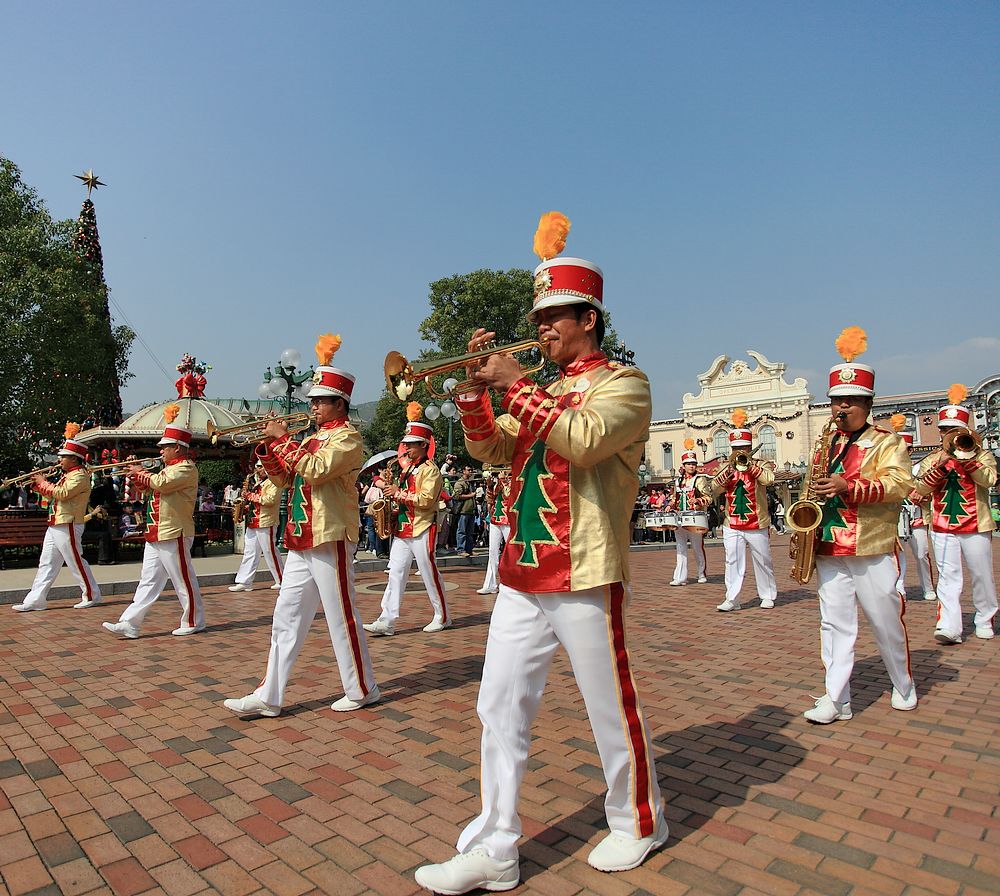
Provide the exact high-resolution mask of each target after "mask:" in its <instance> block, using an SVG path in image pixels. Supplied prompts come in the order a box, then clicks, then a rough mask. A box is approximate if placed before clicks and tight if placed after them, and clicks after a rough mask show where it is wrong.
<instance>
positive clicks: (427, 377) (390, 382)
mask: <svg viewBox="0 0 1000 896" xmlns="http://www.w3.org/2000/svg"><path fill="white" fill-rule="evenodd" d="M545 342H546V340H544V339H522V340H520V341H519V342H511V343H510V344H509V345H495V344H494V345H487V346H484V347H483V348H481V349H480V350H479V351H476V352H468V353H466V354H464V355H456V356H455V357H453V358H438V359H436V360H430V361H413V362H410V361H407V360H406V358H405V357H403V356H402V355H401V354H400V353H399V352H389V354H387V355H386V356H385V384H386V386H387V387H388V389H389V391H390V392H391V393H392V394H393V395H395V396H396V397H397V398H398V399H399V400H400V401H406V400H407V399H408V398H409V397H410V396H411V395H412V394H413V389H414V387H415V386H416V385H417V383H418V382H420V380H423V381H424V385H425V386H426V387H427V391H428V392H430V394H431V395H432V396H433V397H434V398H454V397H455V396H456V395H460V394H462V393H463V392H473V391H475V390H477V389H481V388H482V383H477V382H476V381H475V380H462V381H461V382H460V383H458V384H457V385H456V386H455V387H454V388H453V389H451V390H450V391H449V390H444V391H441V392H438V391H437V390H436V389H435V388H434V384H433V383H432V381H431V377H435V376H440V375H441V374H443V373H450V372H451V371H453V370H458V369H459V368H462V367H467V366H469V365H471V364H476V363H477V362H480V361H485V360H486V359H487V358H489V357H492V356H493V355H513V354H515V353H517V352H526V351H531V349H536V348H537V349H538V350H539V351H541V349H542V347H543V346H544V345H545ZM544 364H545V357H544V355H543V357H542V359H541V360H540V361H539V362H538V363H537V364H534V365H533V366H531V367H525V366H524V365H523V364H522V365H521V373H525V374H527V373H534V372H535V371H536V370H541V369H542V366H543V365H544Z"/></svg>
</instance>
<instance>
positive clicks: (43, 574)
mask: <svg viewBox="0 0 1000 896" xmlns="http://www.w3.org/2000/svg"><path fill="white" fill-rule="evenodd" d="M79 431H80V426H79V424H77V423H68V424H66V429H65V432H64V438H65V441H64V442H63V446H62V448H60V449H59V466H60V467H61V468H62V476H60V477H59V481H58V482H57V483H55V484H53V483H51V482H49V481H48V480H46V479H45V478H44V477H43V476H42V475H41V474H37V475H35V476H34V477H33V478H32V486H31V487H32V488H33V489H34V490H35V491H36V492H38V493H39V494H40V495H44V496H45V497H47V498H49V500H50V504H49V519H48V523H49V525H48V528H47V529H46V530H45V538H44V540H43V541H42V553H41V556H40V557H39V558H38V572H37V573H36V574H35V581H34V582H32V585H31V590H30V591H29V592H28V594H27V596H26V597H25V598H24V601H23V602H22V603H19V604H14V609H15V610H17V611H18V612H19V613H27V612H30V611H32V610H44V609H45V605H46V604H45V602H46V598H47V597H48V594H49V589H50V588H51V587H52V583H53V582H54V581H55V580H56V577H57V576H58V575H59V570H60V569H62V566H63V563H65V564H66V566H68V567H69V570H70V572H72V573H73V578H75V579H76V581H77V582H78V583H79V585H80V592H81V593H80V602H79V603H78V604H75V605H74V609H82V608H84V607H93V606H96V605H97V604H99V603H100V602H101V589H100V588H99V587H98V585H97V582H96V581H95V580H94V573H93V572H92V571H91V569H90V564H89V563H87V561H86V560H85V559H84V558H83V551H82V550H81V547H80V538H81V536H82V535H83V526H84V516H85V514H86V512H87V502H88V501H89V500H90V473H88V472H87V469H86V468H85V467H84V465H83V463H84V461H85V460H86V459H87V446H86V445H84V444H83V442H77V441H75V439H74V437H75V436H76V434H77V433H78V432H79Z"/></svg>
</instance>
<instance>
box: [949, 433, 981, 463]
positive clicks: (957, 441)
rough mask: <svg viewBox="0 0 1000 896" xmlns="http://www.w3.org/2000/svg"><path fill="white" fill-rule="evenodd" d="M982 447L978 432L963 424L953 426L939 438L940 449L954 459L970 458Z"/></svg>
mask: <svg viewBox="0 0 1000 896" xmlns="http://www.w3.org/2000/svg"><path fill="white" fill-rule="evenodd" d="M982 447H983V440H982V437H981V436H980V435H979V433H977V432H975V431H974V430H971V429H966V428H965V427H964V426H954V427H952V428H951V429H949V430H948V431H947V432H946V433H945V434H944V436H942V438H941V450H942V451H944V452H945V453H946V454H950V455H951V456H952V457H953V458H955V460H972V458H974V457H975V456H976V454H977V453H978V452H979V449H980V448H982Z"/></svg>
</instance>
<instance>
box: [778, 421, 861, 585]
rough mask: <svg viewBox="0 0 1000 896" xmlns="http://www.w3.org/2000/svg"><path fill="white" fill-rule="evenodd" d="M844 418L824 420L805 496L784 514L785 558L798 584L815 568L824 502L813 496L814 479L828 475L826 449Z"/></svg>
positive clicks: (809, 576) (817, 496) (828, 451)
mask: <svg viewBox="0 0 1000 896" xmlns="http://www.w3.org/2000/svg"><path fill="white" fill-rule="evenodd" d="M845 416H846V415H845V414H844V413H840V414H837V415H836V416H834V417H831V418H830V420H829V421H827V424H826V426H824V427H823V431H822V432H821V433H820V434H819V438H818V439H816V444H815V446H813V462H812V466H810V467H809V472H808V473H807V474H806V479H805V482H804V483H803V484H802V491H803V492H804V494H805V497H802V498H799V500H798V501H795V502H794V503H793V504H792V505H791V506H790V507H789V508H788V512H787V513H786V514H785V523H786V525H787V526H788V528H789V529H791V530H792V537H791V539H790V540H789V542H788V555H789V557H790V558H791V560H792V578H793V579H794V580H795V581H796V582H798V583H799V584H800V585H808V584H809V580H810V579H811V578H812V574H813V571H814V570H815V569H816V542H817V541H818V540H819V539H818V537H817V536H818V534H819V533H818V530H819V524H820V523H821V522H822V521H823V504H824V501H823V499H822V498H820V497H819V495H817V494H816V480H817V479H822V478H823V477H824V476H827V475H829V474H828V472H827V467H828V466H829V464H830V446H831V445H832V444H833V437H834V435H835V434H836V430H837V422H838V421H839V420H842V419H843V418H844V417H845Z"/></svg>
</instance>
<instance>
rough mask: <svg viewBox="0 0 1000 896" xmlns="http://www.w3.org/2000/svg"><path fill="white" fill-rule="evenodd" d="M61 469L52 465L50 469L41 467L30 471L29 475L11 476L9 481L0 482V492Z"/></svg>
mask: <svg viewBox="0 0 1000 896" xmlns="http://www.w3.org/2000/svg"><path fill="white" fill-rule="evenodd" d="M61 468H62V466H61V464H52V466H51V467H43V468H42V469H41V470H32V471H31V472H30V473H22V474H21V475H20V476H12V477H11V478H10V479H5V480H4V481H3V482H0V491H6V490H7V489H9V488H10V487H11V486H13V485H18V484H20V483H22V482H27V481H28V480H30V479H34V478H35V477H36V476H51V475H52V474H53V473H55V471H56V470H59V469H61Z"/></svg>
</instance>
